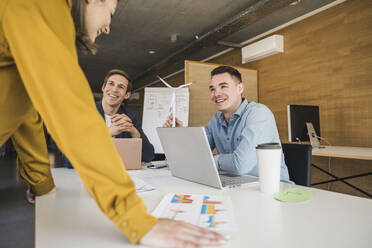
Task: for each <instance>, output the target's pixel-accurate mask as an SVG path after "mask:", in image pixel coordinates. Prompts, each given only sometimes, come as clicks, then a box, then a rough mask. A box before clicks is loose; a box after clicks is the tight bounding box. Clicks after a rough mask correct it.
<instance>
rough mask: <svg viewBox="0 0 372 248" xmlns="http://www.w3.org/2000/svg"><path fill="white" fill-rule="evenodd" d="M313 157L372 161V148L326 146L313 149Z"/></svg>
mask: <svg viewBox="0 0 372 248" xmlns="http://www.w3.org/2000/svg"><path fill="white" fill-rule="evenodd" d="M312 153H313V156H320V157H334V158H350V159H363V160H372V148H369V147H352V146H325V147H324V148H313V151H312Z"/></svg>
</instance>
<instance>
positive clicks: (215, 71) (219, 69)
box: [211, 65, 242, 83]
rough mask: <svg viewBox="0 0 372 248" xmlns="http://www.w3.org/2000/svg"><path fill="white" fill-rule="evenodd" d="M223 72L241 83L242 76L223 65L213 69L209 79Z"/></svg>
mask: <svg viewBox="0 0 372 248" xmlns="http://www.w3.org/2000/svg"><path fill="white" fill-rule="evenodd" d="M225 72H227V73H229V74H230V76H231V77H235V78H236V79H237V80H238V81H239V83H241V82H242V75H241V74H240V72H239V71H238V70H237V69H235V68H233V67H231V66H225V65H222V66H219V67H216V68H214V69H213V71H211V77H213V76H214V75H218V74H222V73H225Z"/></svg>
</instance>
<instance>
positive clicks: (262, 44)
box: [242, 34, 284, 64]
mask: <svg viewBox="0 0 372 248" xmlns="http://www.w3.org/2000/svg"><path fill="white" fill-rule="evenodd" d="M283 51H284V49H283V35H278V34H275V35H272V36H270V37H267V38H265V39H263V40H260V41H257V42H255V43H252V44H250V45H248V46H245V47H243V48H242V64H245V63H248V62H251V61H254V60H258V59H262V58H265V57H268V56H271V55H274V54H277V53H282V52H283Z"/></svg>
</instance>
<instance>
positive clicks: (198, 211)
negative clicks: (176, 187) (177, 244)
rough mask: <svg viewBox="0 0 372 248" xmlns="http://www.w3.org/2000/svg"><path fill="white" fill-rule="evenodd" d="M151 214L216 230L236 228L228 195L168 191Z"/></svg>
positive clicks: (232, 229) (233, 229)
mask: <svg viewBox="0 0 372 248" xmlns="http://www.w3.org/2000/svg"><path fill="white" fill-rule="evenodd" d="M152 214H153V215H154V216H155V217H158V218H170V219H173V220H180V221H185V222H188V223H191V224H194V225H198V226H201V227H204V228H208V229H212V230H216V231H218V230H224V231H235V230H236V226H235V221H234V213H233V208H232V202H231V199H230V197H229V196H207V195H197V194H177V193H168V194H167V195H165V196H164V197H163V199H162V200H161V202H160V203H159V205H158V206H157V207H156V209H155V210H154V211H153V213H152Z"/></svg>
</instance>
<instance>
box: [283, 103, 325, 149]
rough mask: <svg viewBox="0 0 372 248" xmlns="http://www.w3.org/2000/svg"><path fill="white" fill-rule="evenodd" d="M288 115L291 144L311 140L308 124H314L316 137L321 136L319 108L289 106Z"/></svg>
mask: <svg viewBox="0 0 372 248" xmlns="http://www.w3.org/2000/svg"><path fill="white" fill-rule="evenodd" d="M287 115H288V141H289V142H297V141H309V140H310V139H309V135H308V128H307V125H306V123H312V125H313V127H314V129H315V132H316V135H317V136H320V124H319V106H311V105H292V104H291V105H287ZM313 137H314V135H313ZM314 138H316V140H318V138H317V137H314Z"/></svg>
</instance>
